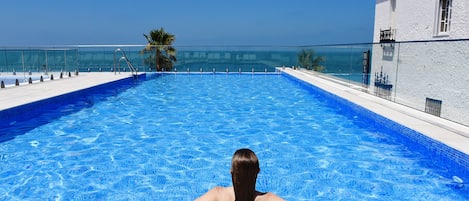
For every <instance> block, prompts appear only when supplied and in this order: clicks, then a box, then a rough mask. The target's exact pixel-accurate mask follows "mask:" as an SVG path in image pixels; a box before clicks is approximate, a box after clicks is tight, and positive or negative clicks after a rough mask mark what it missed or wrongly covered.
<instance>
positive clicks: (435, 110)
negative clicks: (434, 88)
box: [425, 98, 442, 116]
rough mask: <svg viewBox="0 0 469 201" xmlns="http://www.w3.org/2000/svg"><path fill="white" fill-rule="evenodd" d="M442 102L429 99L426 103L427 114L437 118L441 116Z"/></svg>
mask: <svg viewBox="0 0 469 201" xmlns="http://www.w3.org/2000/svg"><path fill="white" fill-rule="evenodd" d="M441 103H442V101H441V100H436V99H432V98H427V99H426V101H425V112H426V113H429V114H433V115H435V116H440V115H441Z"/></svg>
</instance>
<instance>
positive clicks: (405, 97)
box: [371, 0, 469, 125]
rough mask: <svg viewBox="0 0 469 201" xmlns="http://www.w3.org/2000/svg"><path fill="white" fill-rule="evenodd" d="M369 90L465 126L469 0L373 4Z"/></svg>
mask: <svg viewBox="0 0 469 201" xmlns="http://www.w3.org/2000/svg"><path fill="white" fill-rule="evenodd" d="M375 12H376V13H375V25H374V38H373V41H374V43H379V45H374V46H373V51H372V69H371V73H372V78H371V81H372V84H371V89H372V91H374V92H375V93H377V94H378V95H381V96H384V97H385V98H388V99H391V100H393V101H396V102H398V103H401V104H404V105H408V106H410V107H413V108H416V109H419V110H423V111H427V112H429V113H432V114H435V115H437V116H441V117H442V118H446V119H450V120H452V121H456V122H459V123H461V124H465V125H469V40H468V39H469V1H468V0H377V1H376V8H375Z"/></svg>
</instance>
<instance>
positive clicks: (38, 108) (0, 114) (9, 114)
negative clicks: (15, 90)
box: [0, 74, 147, 128]
mask: <svg viewBox="0 0 469 201" xmlns="http://www.w3.org/2000/svg"><path fill="white" fill-rule="evenodd" d="M146 77H147V76H146V74H140V75H138V77H137V78H133V77H126V78H123V79H118V80H114V81H110V82H107V83H104V84H100V85H96V86H91V87H88V88H84V89H80V90H76V91H72V92H70V93H65V94H60V95H57V96H53V97H49V98H46V99H42V100H37V101H34V102H30V103H27V104H23V105H19V106H15V107H11V108H7V109H4V110H0V120H4V119H8V121H0V128H1V127H4V126H10V124H12V122H16V121H25V120H28V119H32V118H34V117H35V116H36V115H38V114H41V113H43V112H46V111H44V109H43V106H47V105H50V104H54V103H60V104H57V105H64V104H67V103H71V102H73V101H75V100H76V98H77V97H81V96H83V95H85V96H86V95H90V94H93V93H97V92H99V91H100V90H101V89H108V88H110V87H117V86H122V85H125V84H126V83H131V82H134V80H135V79H139V80H141V79H146ZM46 109H50V108H46Z"/></svg>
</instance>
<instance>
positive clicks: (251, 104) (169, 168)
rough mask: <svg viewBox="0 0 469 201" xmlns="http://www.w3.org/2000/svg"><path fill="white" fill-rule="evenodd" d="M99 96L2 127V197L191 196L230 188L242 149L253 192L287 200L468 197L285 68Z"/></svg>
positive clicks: (428, 157)
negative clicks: (248, 157)
mask: <svg viewBox="0 0 469 201" xmlns="http://www.w3.org/2000/svg"><path fill="white" fill-rule="evenodd" d="M101 93H102V91H100V93H97V94H94V95H91V96H90V95H87V96H76V97H74V99H76V101H75V102H69V103H67V104H65V105H59V106H58V105H55V106H54V108H53V111H55V112H47V110H44V111H46V112H45V113H43V114H40V115H38V116H37V117H36V118H35V119H32V120H25V121H12V122H11V121H8V120H7V122H3V123H4V124H2V125H10V126H6V127H5V128H2V130H1V131H2V134H3V133H13V136H12V137H11V138H8V137H3V138H2V139H4V140H2V141H3V142H1V144H0V199H1V200H10V199H12V200H15V199H17V200H35V199H40V200H43V199H58V200H99V199H106V200H128V199H131V200H192V199H194V198H196V197H197V196H200V195H201V194H203V193H204V192H206V191H207V190H208V189H210V188H212V187H214V186H216V185H222V186H228V185H230V183H231V177H230V174H229V168H230V160H231V156H232V154H233V152H234V151H235V150H236V149H238V148H242V147H248V148H251V149H252V150H254V151H255V152H256V154H257V155H258V157H259V159H260V166H261V172H260V174H259V178H258V184H257V186H258V189H259V190H262V191H271V192H274V193H276V194H278V195H280V196H282V197H284V198H285V199H287V200H341V199H346V200H402V199H406V200H407V199H408V200H467V199H469V197H468V196H469V193H468V192H469V189H468V187H467V185H466V184H458V183H456V182H454V181H453V180H452V176H459V177H461V178H465V177H464V176H466V175H458V173H459V172H458V170H457V168H458V167H457V166H453V165H454V164H450V163H445V164H442V162H441V160H436V159H435V158H433V157H435V156H434V155H433V154H432V153H430V152H429V151H428V150H426V149H425V148H423V147H421V146H418V145H416V144H413V143H412V142H409V141H408V140H407V139H406V138H404V137H402V136H400V135H398V134H396V133H394V132H392V131H389V130H388V129H386V128H385V127H384V126H381V125H379V124H377V123H376V122H374V121H373V120H372V118H367V117H366V116H365V115H361V114H358V113H354V112H353V111H352V110H350V109H348V108H347V107H344V106H343V105H341V104H339V103H338V101H336V100H334V99H331V98H330V97H329V96H327V95H325V94H324V92H320V91H318V90H317V89H315V88H314V87H308V86H306V85H304V84H302V83H301V82H297V81H295V80H293V79H290V78H289V77H287V76H285V75H274V74H269V75H250V74H241V75H238V74H230V75H226V74H214V75H212V74H204V75H200V74H192V75H185V74H177V75H164V76H156V78H154V79H148V80H146V81H143V82H139V83H137V84H135V85H134V86H133V87H130V88H129V87H125V88H119V89H115V88H111V89H108V92H107V93H104V94H101ZM79 97H80V98H79ZM49 106H50V105H49ZM50 107H52V106H50Z"/></svg>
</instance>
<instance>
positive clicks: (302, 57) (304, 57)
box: [298, 49, 325, 72]
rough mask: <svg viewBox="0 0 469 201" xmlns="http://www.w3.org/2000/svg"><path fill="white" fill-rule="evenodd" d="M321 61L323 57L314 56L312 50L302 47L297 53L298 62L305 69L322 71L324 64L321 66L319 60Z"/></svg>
mask: <svg viewBox="0 0 469 201" xmlns="http://www.w3.org/2000/svg"><path fill="white" fill-rule="evenodd" d="M323 61H325V58H324V57H322V56H315V53H314V51H313V50H305V49H303V50H301V52H300V53H298V64H299V65H300V66H301V67H303V68H306V69H307V70H314V71H318V72H322V71H324V66H321V62H323Z"/></svg>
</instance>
